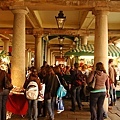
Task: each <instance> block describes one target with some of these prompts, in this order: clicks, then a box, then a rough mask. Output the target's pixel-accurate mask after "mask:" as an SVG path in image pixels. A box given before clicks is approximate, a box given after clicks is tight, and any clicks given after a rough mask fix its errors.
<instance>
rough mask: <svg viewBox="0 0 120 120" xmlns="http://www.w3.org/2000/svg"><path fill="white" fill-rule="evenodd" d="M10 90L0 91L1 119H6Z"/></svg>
mask: <svg viewBox="0 0 120 120" xmlns="http://www.w3.org/2000/svg"><path fill="white" fill-rule="evenodd" d="M8 94H9V90H7V89H5V90H4V91H3V92H0V120H6V102H7V98H8Z"/></svg>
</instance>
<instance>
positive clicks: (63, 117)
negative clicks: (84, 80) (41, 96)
mask: <svg viewBox="0 0 120 120" xmlns="http://www.w3.org/2000/svg"><path fill="white" fill-rule="evenodd" d="M64 104H65V111H64V112H62V113H60V114H57V113H56V111H55V120H90V112H89V103H88V102H83V105H84V106H83V110H81V111H80V110H78V109H76V111H75V112H71V111H70V108H71V107H70V100H64ZM10 120H27V117H26V116H25V117H24V118H22V116H18V115H12V117H11V119H10ZM38 120H48V118H43V117H39V118H38ZM106 120H120V99H118V100H117V103H116V106H114V107H112V108H111V109H109V112H108V118H107V119H106Z"/></svg>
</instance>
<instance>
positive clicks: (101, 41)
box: [94, 11, 108, 112]
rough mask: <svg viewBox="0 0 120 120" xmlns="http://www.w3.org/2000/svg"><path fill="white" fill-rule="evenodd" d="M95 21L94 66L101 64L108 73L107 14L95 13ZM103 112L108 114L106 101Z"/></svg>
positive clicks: (105, 12)
mask: <svg viewBox="0 0 120 120" xmlns="http://www.w3.org/2000/svg"><path fill="white" fill-rule="evenodd" d="M95 20H96V21H95V41H94V65H96V63H97V62H102V63H103V64H104V66H105V69H106V71H108V12H107V11H96V12H95ZM104 110H105V111H106V112H108V100H106V101H105V104H104Z"/></svg>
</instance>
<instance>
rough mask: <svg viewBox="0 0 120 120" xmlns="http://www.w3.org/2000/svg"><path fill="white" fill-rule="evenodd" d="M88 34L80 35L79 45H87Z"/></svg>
mask: <svg viewBox="0 0 120 120" xmlns="http://www.w3.org/2000/svg"><path fill="white" fill-rule="evenodd" d="M87 39H88V36H81V45H87Z"/></svg>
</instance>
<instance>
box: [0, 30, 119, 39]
mask: <svg viewBox="0 0 120 120" xmlns="http://www.w3.org/2000/svg"><path fill="white" fill-rule="evenodd" d="M0 34H4V35H5V34H6V35H7V34H13V29H12V28H0ZM26 34H27V35H35V34H41V35H42V34H43V35H61V34H63V35H75V36H76V35H87V36H89V35H94V34H95V30H94V29H89V30H85V29H81V30H78V29H62V30H60V29H57V28H56V29H51V28H45V29H42V28H41V29H33V28H26ZM108 36H118V37H119V36H120V30H108Z"/></svg>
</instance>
